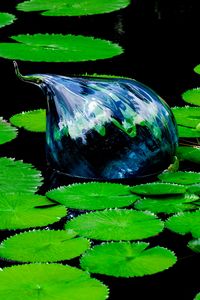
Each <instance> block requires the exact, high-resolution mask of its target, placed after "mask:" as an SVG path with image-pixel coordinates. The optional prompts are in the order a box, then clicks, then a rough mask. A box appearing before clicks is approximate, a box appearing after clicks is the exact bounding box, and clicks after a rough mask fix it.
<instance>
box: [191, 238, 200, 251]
mask: <svg viewBox="0 0 200 300" xmlns="http://www.w3.org/2000/svg"><path fill="white" fill-rule="evenodd" d="M188 247H189V248H190V249H191V250H192V251H194V252H196V253H199V252H200V238H199V239H195V240H191V241H190V242H189V243H188Z"/></svg>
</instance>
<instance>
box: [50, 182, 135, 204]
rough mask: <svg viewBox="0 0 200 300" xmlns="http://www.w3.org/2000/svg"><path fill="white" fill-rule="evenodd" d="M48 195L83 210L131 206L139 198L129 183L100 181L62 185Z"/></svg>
mask: <svg viewBox="0 0 200 300" xmlns="http://www.w3.org/2000/svg"><path fill="white" fill-rule="evenodd" d="M46 196H47V197H48V198H50V199H52V200H54V201H57V202H59V203H61V204H63V205H65V206H66V207H68V208H75V209H83V210H98V209H105V208H115V207H123V206H129V205H131V204H132V203H134V202H135V201H136V200H137V199H138V198H139V197H138V196H136V195H132V194H131V193H130V188H129V186H127V185H122V184H115V183H99V182H91V183H84V184H73V185H69V186H62V187H60V188H58V189H55V190H51V191H49V192H47V193H46Z"/></svg>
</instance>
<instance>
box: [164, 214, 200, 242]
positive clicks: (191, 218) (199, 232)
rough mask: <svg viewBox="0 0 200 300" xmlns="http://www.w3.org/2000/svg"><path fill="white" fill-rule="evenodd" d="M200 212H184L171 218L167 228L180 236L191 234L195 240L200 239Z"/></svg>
mask: <svg viewBox="0 0 200 300" xmlns="http://www.w3.org/2000/svg"><path fill="white" fill-rule="evenodd" d="M199 220H200V210H197V211H194V212H184V213H180V214H177V215H174V216H172V217H170V218H169V219H168V220H167V222H166V227H167V228H168V229H170V230H172V231H174V232H176V233H179V234H182V235H184V234H187V233H191V234H192V236H193V237H194V238H200V226H199Z"/></svg>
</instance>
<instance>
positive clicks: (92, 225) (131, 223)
mask: <svg viewBox="0 0 200 300" xmlns="http://www.w3.org/2000/svg"><path fill="white" fill-rule="evenodd" d="M65 228H66V229H73V230H74V231H76V232H77V233H78V234H79V235H80V236H84V237H87V238H92V239H97V240H103V241H105V240H113V241H118V240H141V239H145V238H148V237H150V236H154V235H157V234H158V233H159V232H161V231H162V230H163V222H162V221H160V220H159V219H158V218H157V217H156V216H155V215H154V214H151V213H149V212H140V211H136V210H131V209H129V210H128V209H110V210H104V211H96V212H91V213H87V214H83V215H80V216H78V217H76V218H73V219H72V220H70V221H69V222H67V223H66V225H65Z"/></svg>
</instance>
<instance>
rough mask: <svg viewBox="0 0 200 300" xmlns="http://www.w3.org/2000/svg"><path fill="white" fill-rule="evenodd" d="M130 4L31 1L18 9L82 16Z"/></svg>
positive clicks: (119, 1) (114, 0) (127, 0)
mask: <svg viewBox="0 0 200 300" xmlns="http://www.w3.org/2000/svg"><path fill="white" fill-rule="evenodd" d="M129 4H130V0H109V1H106V0H95V1H94V0H79V1H78V2H76V1H74V0H64V1H63V0H51V1H48V0H29V1H25V2H22V3H19V4H18V5H17V9H18V10H22V11H26V12H31V11H43V12H42V15H43V16H82V15H94V14H103V13H109V12H112V11H115V10H119V9H121V8H124V7H126V6H128V5H129Z"/></svg>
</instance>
